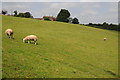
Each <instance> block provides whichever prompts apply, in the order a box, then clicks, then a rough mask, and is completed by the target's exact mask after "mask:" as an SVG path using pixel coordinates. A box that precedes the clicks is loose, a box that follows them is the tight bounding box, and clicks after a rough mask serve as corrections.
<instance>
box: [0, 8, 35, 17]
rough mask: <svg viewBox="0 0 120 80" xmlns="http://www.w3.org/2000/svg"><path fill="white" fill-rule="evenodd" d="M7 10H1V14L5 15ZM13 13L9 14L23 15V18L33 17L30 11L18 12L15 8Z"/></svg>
mask: <svg viewBox="0 0 120 80" xmlns="http://www.w3.org/2000/svg"><path fill="white" fill-rule="evenodd" d="M7 13H8V12H7V11H6V10H2V14H3V15H6V14H7ZM13 13H14V15H11V16H15V17H24V18H33V16H32V14H31V13H30V12H25V13H18V11H17V10H15V11H14V12H13Z"/></svg>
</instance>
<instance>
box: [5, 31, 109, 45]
mask: <svg viewBox="0 0 120 80" xmlns="http://www.w3.org/2000/svg"><path fill="white" fill-rule="evenodd" d="M5 33H6V34H7V36H8V37H9V38H10V39H14V38H13V30H12V29H7V30H6V31H5ZM37 39H38V38H37V36H35V35H28V36H26V37H25V38H23V42H24V43H31V41H33V42H34V44H35V45H37V43H36V41H37ZM103 40H104V41H106V40H107V38H103Z"/></svg>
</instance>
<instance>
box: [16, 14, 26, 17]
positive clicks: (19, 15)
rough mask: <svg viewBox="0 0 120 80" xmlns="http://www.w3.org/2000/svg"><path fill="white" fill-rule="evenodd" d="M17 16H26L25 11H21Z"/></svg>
mask: <svg viewBox="0 0 120 80" xmlns="http://www.w3.org/2000/svg"><path fill="white" fill-rule="evenodd" d="M17 17H25V14H24V13H19V14H18V15H17Z"/></svg>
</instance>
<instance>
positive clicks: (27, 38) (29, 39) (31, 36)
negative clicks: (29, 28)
mask: <svg viewBox="0 0 120 80" xmlns="http://www.w3.org/2000/svg"><path fill="white" fill-rule="evenodd" d="M37 39H38V38H37V36H35V35H28V36H26V37H25V38H23V42H24V43H26V42H27V43H31V41H34V44H35V45H37V43H36V41H37Z"/></svg>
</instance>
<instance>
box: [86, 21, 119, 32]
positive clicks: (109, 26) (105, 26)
mask: <svg viewBox="0 0 120 80" xmlns="http://www.w3.org/2000/svg"><path fill="white" fill-rule="evenodd" d="M86 26H90V27H95V28H100V29H107V30H115V31H120V24H119V25H116V24H112V23H111V24H108V23H107V22H104V23H102V24H99V23H98V24H93V23H89V24H86Z"/></svg>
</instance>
